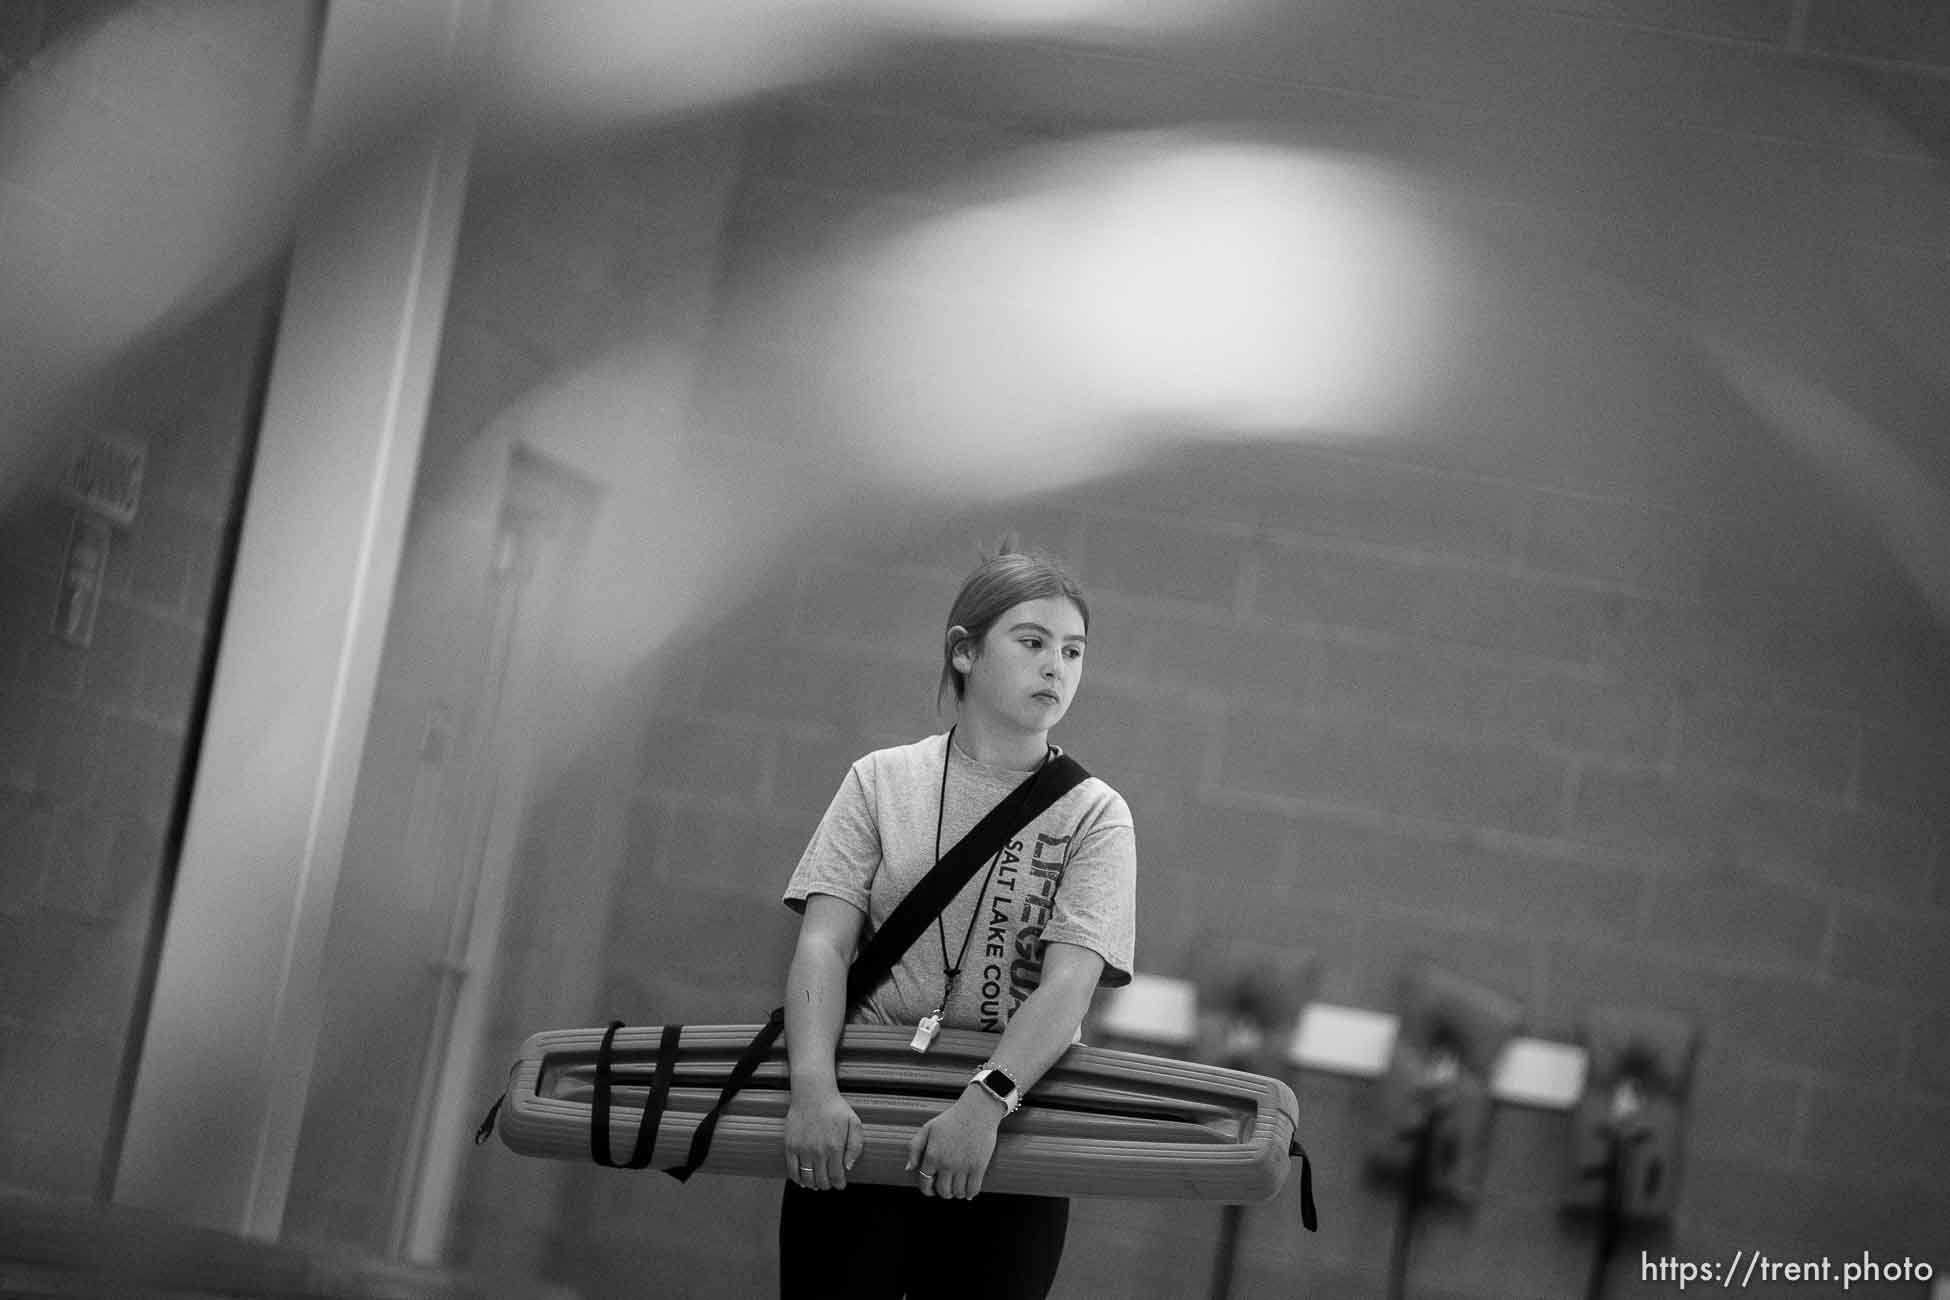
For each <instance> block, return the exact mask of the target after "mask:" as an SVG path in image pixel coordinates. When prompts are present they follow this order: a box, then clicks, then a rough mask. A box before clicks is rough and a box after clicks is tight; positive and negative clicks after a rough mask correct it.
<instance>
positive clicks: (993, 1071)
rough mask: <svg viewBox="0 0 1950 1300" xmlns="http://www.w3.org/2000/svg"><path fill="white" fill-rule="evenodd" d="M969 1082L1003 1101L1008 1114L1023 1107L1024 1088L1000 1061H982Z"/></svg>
mask: <svg viewBox="0 0 1950 1300" xmlns="http://www.w3.org/2000/svg"><path fill="white" fill-rule="evenodd" d="M969 1082H970V1083H974V1084H978V1085H980V1087H981V1089H982V1091H984V1092H986V1093H988V1095H989V1096H991V1097H993V1098H995V1099H996V1100H997V1101H999V1102H1001V1103H1002V1105H1003V1106H1004V1108H1005V1112H1004V1113H1005V1114H1006V1115H1013V1114H1015V1113H1016V1112H1017V1111H1018V1110H1020V1109H1022V1088H1021V1087H1020V1086H1019V1085H1018V1084H1017V1083H1016V1081H1015V1079H1014V1078H1013V1077H1012V1076H1011V1075H1010V1074H1009V1072H1008V1071H1007V1070H1005V1069H1003V1068H1002V1066H1001V1065H1000V1064H999V1063H997V1062H995V1061H984V1062H982V1064H981V1066H980V1067H979V1068H978V1069H977V1070H976V1071H975V1076H974V1078H972V1079H970V1080H969Z"/></svg>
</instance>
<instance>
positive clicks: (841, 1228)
mask: <svg viewBox="0 0 1950 1300" xmlns="http://www.w3.org/2000/svg"><path fill="white" fill-rule="evenodd" d="M1069 1227H1070V1202H1069V1201H1068V1200H1066V1199H1064V1198H1062V1197H1057V1196H1008V1195H1002V1194H1000V1193H996V1192H983V1193H982V1194H981V1195H980V1196H977V1197H976V1198H975V1199H974V1200H972V1201H947V1200H938V1199H936V1198H935V1197H932V1196H923V1195H921V1193H920V1192H919V1191H918V1190H916V1189H915V1188H912V1187H882V1186H878V1185H875V1184H869V1183H852V1184H849V1185H848V1186H847V1187H845V1188H844V1189H842V1190H840V1191H825V1192H816V1191H807V1190H806V1189H805V1188H803V1187H800V1186H799V1185H797V1184H796V1183H787V1184H786V1185H785V1201H784V1203H783V1204H782V1205H781V1206H780V1208H779V1296H780V1300H814V1298H815V1297H826V1296H847V1297H858V1300H900V1297H902V1296H906V1297H908V1300H956V1298H958V1297H968V1300H1043V1297H1044V1296H1047V1295H1048V1294H1049V1289H1050V1286H1051V1285H1052V1284H1053V1283H1054V1282H1055V1281H1056V1266H1057V1265H1058V1264H1059V1263H1061V1262H1062V1259H1063V1237H1064V1234H1065V1233H1066V1232H1068V1231H1069Z"/></svg>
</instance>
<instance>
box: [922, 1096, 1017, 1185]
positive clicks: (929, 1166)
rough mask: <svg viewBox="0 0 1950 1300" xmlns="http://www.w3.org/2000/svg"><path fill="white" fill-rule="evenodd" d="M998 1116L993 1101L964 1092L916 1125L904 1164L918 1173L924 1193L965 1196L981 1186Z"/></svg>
mask: <svg viewBox="0 0 1950 1300" xmlns="http://www.w3.org/2000/svg"><path fill="white" fill-rule="evenodd" d="M1002 1114H1003V1111H1002V1107H1001V1106H1000V1105H998V1104H996V1103H995V1102H993V1101H990V1100H989V1099H987V1098H985V1097H971V1096H969V1095H968V1094H967V1093H963V1094H962V1096H961V1098H960V1099H959V1100H957V1101H956V1102H955V1104H954V1105H952V1106H950V1107H949V1108H948V1109H947V1110H944V1111H942V1112H941V1113H940V1114H939V1115H936V1116H935V1117H934V1118H933V1119H931V1120H929V1121H928V1122H927V1123H925V1124H923V1125H921V1129H920V1131H919V1132H918V1133H916V1134H915V1135H914V1136H913V1137H912V1138H911V1139H909V1141H908V1143H907V1168H908V1169H909V1171H916V1170H918V1171H919V1173H918V1174H917V1177H918V1178H919V1179H920V1184H921V1191H922V1193H923V1194H924V1195H927V1196H941V1197H950V1198H954V1199H959V1200H968V1199H970V1198H972V1197H974V1196H975V1195H976V1193H978V1192H980V1191H981V1190H982V1175H983V1174H985V1173H987V1172H988V1167H989V1158H990V1157H991V1156H993V1155H994V1154H995V1130H996V1126H997V1125H999V1124H1000V1123H1001V1122H1002ZM929 1174H932V1175H933V1177H932V1178H930V1177H928V1175H929Z"/></svg>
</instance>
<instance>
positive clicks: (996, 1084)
mask: <svg viewBox="0 0 1950 1300" xmlns="http://www.w3.org/2000/svg"><path fill="white" fill-rule="evenodd" d="M982 1086H983V1087H984V1088H987V1089H988V1090H989V1091H990V1092H992V1093H994V1094H995V1095H996V1096H998V1097H1000V1098H1002V1099H1003V1100H1004V1101H1007V1100H1008V1099H1009V1098H1010V1096H1012V1095H1013V1094H1014V1093H1015V1090H1016V1081H1015V1080H1014V1079H1011V1078H1010V1077H1009V1076H1008V1075H1006V1074H1004V1073H1003V1072H1002V1071H1000V1070H997V1069H994V1068H992V1067H991V1068H990V1069H987V1070H984V1071H983V1072H982Z"/></svg>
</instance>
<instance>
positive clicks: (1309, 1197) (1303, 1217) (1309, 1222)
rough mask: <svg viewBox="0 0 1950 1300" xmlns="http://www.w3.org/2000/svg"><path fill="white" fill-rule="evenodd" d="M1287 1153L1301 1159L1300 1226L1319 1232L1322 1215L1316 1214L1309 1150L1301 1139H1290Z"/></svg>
mask: <svg viewBox="0 0 1950 1300" xmlns="http://www.w3.org/2000/svg"><path fill="white" fill-rule="evenodd" d="M1286 1153H1287V1155H1288V1156H1299V1157H1300V1226H1301V1227H1303V1228H1305V1229H1306V1230H1307V1231H1308V1232H1319V1231H1320V1215H1318V1214H1317V1213H1315V1212H1314V1166H1313V1162H1312V1161H1311V1160H1309V1159H1307V1148H1305V1147H1303V1146H1301V1145H1300V1139H1299V1138H1290V1139H1288V1141H1287V1144H1286Z"/></svg>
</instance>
